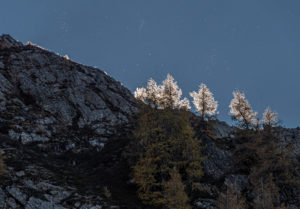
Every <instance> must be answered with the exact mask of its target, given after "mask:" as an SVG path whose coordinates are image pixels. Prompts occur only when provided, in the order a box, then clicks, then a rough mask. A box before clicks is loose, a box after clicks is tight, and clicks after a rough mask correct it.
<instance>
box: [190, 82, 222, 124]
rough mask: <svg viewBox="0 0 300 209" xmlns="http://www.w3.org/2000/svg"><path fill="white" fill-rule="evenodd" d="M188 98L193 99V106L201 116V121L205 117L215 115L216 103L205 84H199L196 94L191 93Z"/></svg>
mask: <svg viewBox="0 0 300 209" xmlns="http://www.w3.org/2000/svg"><path fill="white" fill-rule="evenodd" d="M190 96H191V97H193V104H194V105H195V107H196V109H197V111H198V112H199V113H200V114H201V118H202V120H204V118H205V117H207V116H211V115H215V114H216V112H217V108H218V102H217V101H215V99H214V97H213V94H212V93H211V92H210V90H209V89H208V88H207V86H206V85H205V84H203V83H202V84H201V85H200V87H199V91H198V92H195V91H193V92H191V93H190Z"/></svg>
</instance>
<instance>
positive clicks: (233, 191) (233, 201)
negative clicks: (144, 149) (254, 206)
mask: <svg viewBox="0 0 300 209" xmlns="http://www.w3.org/2000/svg"><path fill="white" fill-rule="evenodd" d="M217 207H218V209H246V208H248V206H247V204H246V198H245V197H244V196H243V195H242V194H241V191H240V189H239V188H238V187H237V185H236V182H235V183H234V184H233V183H227V185H226V191H225V192H222V193H220V195H219V197H218V200H217Z"/></svg>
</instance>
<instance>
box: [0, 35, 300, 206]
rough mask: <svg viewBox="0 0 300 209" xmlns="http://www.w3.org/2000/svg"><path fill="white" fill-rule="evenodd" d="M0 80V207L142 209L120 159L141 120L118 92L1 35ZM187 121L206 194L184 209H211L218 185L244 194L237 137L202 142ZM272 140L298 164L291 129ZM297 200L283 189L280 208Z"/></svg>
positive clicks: (294, 191) (230, 133)
mask: <svg viewBox="0 0 300 209" xmlns="http://www.w3.org/2000/svg"><path fill="white" fill-rule="evenodd" d="M0 80H1V82H0V149H1V150H2V153H3V158H4V162H5V164H6V168H7V171H8V172H7V174H5V175H3V176H1V179H0V208H26V209H50V208H51V209H63V208H80V209H101V208H103V209H105V208H128V209H134V208H149V207H147V206H144V205H143V204H142V203H141V201H140V200H139V199H138V197H137V195H136V189H137V188H136V185H135V184H133V183H132V182H131V170H130V166H129V165H128V163H127V160H126V159H125V157H124V154H123V152H124V150H125V149H126V147H127V145H128V143H129V142H131V140H132V135H131V131H132V128H133V124H134V121H135V118H136V117H137V113H138V112H139V109H138V104H137V101H136V100H135V98H134V97H133V95H132V93H131V92H130V91H129V90H128V89H126V87H124V86H122V84H121V83H120V82H118V81H116V80H114V79H113V78H111V77H110V76H108V75H107V74H106V73H104V72H103V71H101V70H99V69H96V68H93V67H87V66H84V65H81V64H78V63H76V62H73V61H71V60H69V59H67V58H66V57H62V56H59V55H57V54H55V53H52V52H49V51H47V50H45V49H42V48H40V47H37V46H34V45H32V44H27V45H23V44H22V43H20V42H18V41H16V40H14V39H13V38H12V37H10V36H9V35H2V36H0ZM190 120H191V124H192V126H193V128H194V130H195V132H196V134H197V136H198V137H199V138H201V144H202V147H203V150H202V154H203V155H204V156H205V159H204V161H203V171H204V176H203V178H202V180H201V182H199V183H200V184H201V187H202V188H205V190H203V191H202V192H199V193H198V194H196V195H197V198H195V199H194V200H193V203H192V204H193V207H194V208H197V209H204V208H207V209H215V208H216V199H217V197H218V196H219V194H220V192H221V190H222V189H223V186H224V182H235V183H237V184H238V185H239V188H241V190H243V191H246V192H247V190H248V187H249V179H248V176H247V173H246V172H245V169H244V168H241V167H240V164H238V163H237V160H238V159H237V158H236V153H235V151H236V148H237V147H238V146H239V145H240V144H241V141H240V139H241V137H240V136H237V131H238V130H239V129H238V128H236V127H231V126H229V125H227V124H226V123H224V122H220V121H217V120H216V121H214V122H213V123H212V124H211V130H212V134H207V133H202V132H201V131H199V129H198V127H199V121H200V118H199V117H197V116H195V115H194V114H191V117H190ZM274 134H275V135H276V136H277V140H278V142H279V143H280V144H281V145H282V147H284V146H285V145H287V144H293V146H294V149H293V155H294V156H295V157H296V158H297V159H300V158H299V157H300V143H299V142H300V129H299V128H296V129H285V128H280V127H278V128H276V129H275V130H274ZM106 187H107V188H108V190H109V191H108V193H109V194H111V197H109V196H110V195H108V193H105V192H103V189H104V188H106ZM299 193H300V188H298V187H294V188H290V187H289V188H286V190H284V193H283V192H282V193H281V199H282V200H283V202H285V203H286V205H287V206H288V208H289V209H294V208H300V196H299ZM250 196H251V195H250ZM150 208H151V207H150Z"/></svg>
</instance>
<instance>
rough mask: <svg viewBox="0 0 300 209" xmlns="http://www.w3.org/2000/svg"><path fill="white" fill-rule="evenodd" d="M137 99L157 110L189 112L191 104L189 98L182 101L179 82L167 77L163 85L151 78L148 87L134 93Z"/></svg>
mask: <svg viewBox="0 0 300 209" xmlns="http://www.w3.org/2000/svg"><path fill="white" fill-rule="evenodd" d="M134 96H135V98H136V99H138V100H140V101H142V102H144V103H145V104H148V105H150V106H151V107H153V108H155V109H157V108H158V109H165V108H171V109H176V108H178V109H186V110H189V109H190V108H191V107H190V102H189V100H188V99H187V98H184V99H181V96H182V90H181V89H180V88H179V87H178V85H177V82H176V81H174V78H173V76H171V75H170V74H168V75H167V78H166V79H165V80H164V81H163V83H162V85H157V83H156V82H155V81H154V80H153V79H152V78H150V80H149V81H148V83H147V87H146V88H144V87H142V88H137V89H136V90H135V92H134Z"/></svg>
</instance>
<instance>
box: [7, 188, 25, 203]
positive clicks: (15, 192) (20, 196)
mask: <svg viewBox="0 0 300 209" xmlns="http://www.w3.org/2000/svg"><path fill="white" fill-rule="evenodd" d="M6 191H7V192H8V193H9V194H10V195H11V196H13V197H14V198H15V199H16V200H18V202H20V203H21V204H22V205H25V204H26V199H27V195H26V194H24V193H23V192H22V191H21V190H20V189H19V188H17V187H11V186H8V187H6Z"/></svg>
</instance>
